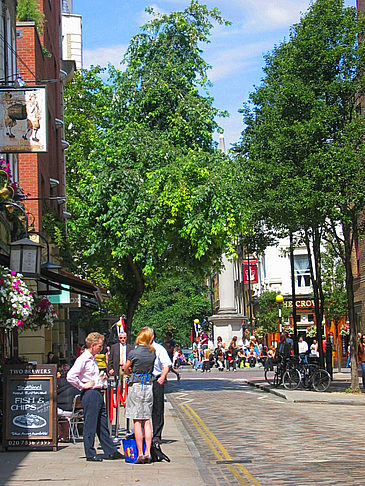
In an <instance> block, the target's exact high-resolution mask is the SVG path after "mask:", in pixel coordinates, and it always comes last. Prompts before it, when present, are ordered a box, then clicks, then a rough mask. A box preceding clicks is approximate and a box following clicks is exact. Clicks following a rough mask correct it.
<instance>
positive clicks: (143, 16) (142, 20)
mask: <svg viewBox="0 0 365 486" xmlns="http://www.w3.org/2000/svg"><path fill="white" fill-rule="evenodd" d="M150 7H151V8H153V10H154V11H155V12H156V13H161V14H166V13H168V12H166V11H165V10H162V8H160V7H159V6H158V5H156V4H152V5H150ZM152 19H153V16H152V15H150V14H149V13H147V12H146V11H143V12H141V13H140V14H139V15H138V19H137V20H138V25H144V24H147V22H149V21H150V20H152Z"/></svg>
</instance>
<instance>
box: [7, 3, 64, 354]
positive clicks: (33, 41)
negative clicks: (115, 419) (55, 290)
mask: <svg viewBox="0 0 365 486" xmlns="http://www.w3.org/2000/svg"><path fill="white" fill-rule="evenodd" d="M39 5H40V10H41V11H42V12H43V13H44V17H45V23H44V27H43V29H38V28H37V26H36V24H35V22H33V21H27V22H18V23H17V27H16V36H17V59H18V74H19V75H20V78H21V82H24V83H25V84H26V86H39V85H41V86H46V90H47V95H46V100H47V108H46V117H44V119H40V124H42V123H43V124H44V123H46V126H47V130H46V132H47V135H46V136H47V140H48V147H47V152H44V153H35V152H30V153H19V154H18V173H19V184H20V186H21V187H22V189H23V191H24V193H25V194H26V195H27V200H25V201H23V202H24V206H25V210H26V212H27V214H28V218H29V226H30V229H31V230H33V231H34V232H35V233H34V234H33V235H32V236H31V237H32V239H34V240H35V241H37V242H39V243H40V244H42V245H43V246H44V243H43V241H44V238H43V239H42V238H40V237H39V236H38V235H37V234H36V233H40V234H41V235H43V236H44V228H43V220H44V218H45V215H46V214H50V215H53V216H54V217H56V218H57V219H58V220H59V221H63V220H64V214H63V213H64V208H65V194H66V185H65V163H64V147H65V146H67V144H66V143H65V142H64V141H63V133H64V132H63V121H62V120H63V82H64V80H65V78H67V75H68V73H67V72H66V71H64V70H63V69H62V68H63V67H64V66H63V65H62V60H61V42H60V40H61V9H60V2H53V1H52V2H51V1H50V0H40V1H39ZM71 67H72V65H71ZM31 136H33V137H34V135H31ZM34 139H35V138H33V140H34ZM46 239H47V241H49V236H48V235H46ZM48 249H50V256H51V260H52V261H53V262H54V263H57V257H58V250H57V248H56V246H55V245H53V244H52V242H51V241H50V245H49V247H48ZM43 253H45V251H44V252H43ZM55 260H56V261H55ZM43 261H46V259H45V258H43ZM33 286H34V287H35V286H36V282H33ZM56 311H57V314H58V317H59V320H58V322H57V323H56V324H55V325H54V327H53V329H52V330H49V329H40V330H38V331H25V332H23V333H21V334H20V337H19V350H20V354H21V355H22V356H24V357H26V358H27V359H28V360H30V361H37V362H39V363H42V362H44V361H45V356H46V355H47V353H48V351H51V350H53V351H57V354H59V353H60V352H62V353H63V354H64V353H65V347H66V346H65V343H66V332H65V322H66V320H67V315H68V314H67V313H68V310H67V308H65V307H63V306H57V309H56Z"/></svg>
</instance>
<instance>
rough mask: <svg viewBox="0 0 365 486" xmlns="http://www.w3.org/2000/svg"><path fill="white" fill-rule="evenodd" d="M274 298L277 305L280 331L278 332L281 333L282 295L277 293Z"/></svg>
mask: <svg viewBox="0 0 365 486" xmlns="http://www.w3.org/2000/svg"><path fill="white" fill-rule="evenodd" d="M275 300H276V302H277V304H278V305H279V331H280V333H282V331H283V324H282V322H283V318H282V315H281V310H282V307H283V301H284V297H283V296H282V295H281V294H278V295H277V296H276V297H275Z"/></svg>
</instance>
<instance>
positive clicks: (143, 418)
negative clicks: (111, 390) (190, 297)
mask: <svg viewBox="0 0 365 486" xmlns="http://www.w3.org/2000/svg"><path fill="white" fill-rule="evenodd" d="M152 341H153V334H152V332H151V330H150V329H146V328H145V329H142V330H141V331H139V333H138V336H137V339H136V347H135V348H134V349H133V350H132V351H131V352H130V353H129V355H128V359H127V362H126V364H125V365H124V371H125V372H126V373H130V377H129V379H128V394H127V402H126V408H125V416H126V418H129V419H133V422H134V437H135V439H136V444H137V450H138V458H137V461H136V464H149V463H150V462H151V444H152V426H151V418H152V406H153V389H152V386H153V385H152V381H153V374H152V372H153V367H154V363H155V357H156V353H155V349H154V348H153V346H152V344H151V343H152ZM143 436H144V438H145V444H146V450H145V452H143Z"/></svg>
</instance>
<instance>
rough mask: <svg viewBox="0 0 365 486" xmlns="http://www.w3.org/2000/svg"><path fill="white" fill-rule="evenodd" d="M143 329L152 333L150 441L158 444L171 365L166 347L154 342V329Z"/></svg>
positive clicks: (162, 424)
mask: <svg viewBox="0 0 365 486" xmlns="http://www.w3.org/2000/svg"><path fill="white" fill-rule="evenodd" d="M144 329H148V330H150V331H151V333H152V335H153V341H152V346H153V347H154V349H155V352H156V359H155V364H154V368H153V376H154V380H153V407H152V428H153V435H152V441H153V442H157V443H159V444H160V443H161V438H162V430H163V426H164V412H165V408H164V394H165V379H166V376H167V373H168V372H169V370H170V366H172V362H171V359H170V358H169V355H168V354H167V351H166V349H165V348H164V347H163V346H162V345H161V344H158V343H156V341H155V331H154V330H153V329H152V328H151V327H145V328H144Z"/></svg>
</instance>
